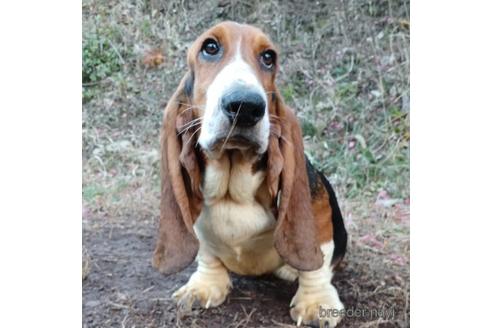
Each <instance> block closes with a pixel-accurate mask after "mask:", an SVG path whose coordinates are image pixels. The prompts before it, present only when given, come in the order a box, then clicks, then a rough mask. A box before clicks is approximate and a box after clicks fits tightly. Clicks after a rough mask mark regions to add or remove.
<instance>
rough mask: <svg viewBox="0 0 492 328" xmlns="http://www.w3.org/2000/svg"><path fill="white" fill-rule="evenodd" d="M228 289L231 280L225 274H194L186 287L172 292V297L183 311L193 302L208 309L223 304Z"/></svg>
mask: <svg viewBox="0 0 492 328" xmlns="http://www.w3.org/2000/svg"><path fill="white" fill-rule="evenodd" d="M230 288H231V280H230V279H229V275H228V274H227V272H224V273H220V274H219V273H217V274H214V275H206V274H203V273H200V272H195V273H193V275H192V276H191V277H190V280H189V281H188V282H187V283H186V285H184V286H182V287H181V288H180V289H178V290H177V291H176V292H174V293H173V295H172V297H173V298H174V300H175V301H176V302H177V303H178V306H179V307H180V308H182V309H184V310H190V309H191V307H192V306H193V303H195V301H198V302H199V303H200V305H201V306H202V307H204V308H206V309H208V308H209V307H216V306H219V305H220V304H222V303H224V301H225V299H226V297H227V295H228V294H229V290H230Z"/></svg>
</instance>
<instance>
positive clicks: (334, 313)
mask: <svg viewBox="0 0 492 328" xmlns="http://www.w3.org/2000/svg"><path fill="white" fill-rule="evenodd" d="M337 317H345V318H348V319H350V318H364V319H367V320H368V321H372V320H377V319H383V320H393V319H395V309H394V308H391V309H386V308H381V309H366V308H348V309H342V310H337V309H329V308H324V307H323V306H321V305H320V307H319V312H318V318H319V326H320V327H322V328H325V327H328V318H337Z"/></svg>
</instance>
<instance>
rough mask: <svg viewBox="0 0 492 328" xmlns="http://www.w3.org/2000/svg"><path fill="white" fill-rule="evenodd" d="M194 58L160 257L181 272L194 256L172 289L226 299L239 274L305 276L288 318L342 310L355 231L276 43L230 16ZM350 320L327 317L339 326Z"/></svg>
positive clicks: (174, 105) (176, 102) (187, 300)
mask: <svg viewBox="0 0 492 328" xmlns="http://www.w3.org/2000/svg"><path fill="white" fill-rule="evenodd" d="M187 62H188V69H189V70H188V71H187V72H186V73H185V74H184V77H183V78H182V80H181V82H180V84H179V86H178V88H177V90H176V92H175V93H174V95H173V96H172V98H171V99H170V100H169V102H168V104H167V106H166V108H165V110H164V118H163V126H162V131H161V144H160V147H161V154H162V155H161V203H160V212H161V214H160V223H159V233H158V240H157V244H156V247H155V251H154V254H153V259H152V263H153V266H154V267H155V268H157V269H158V270H159V271H160V272H161V273H163V274H171V273H176V272H178V271H180V270H183V269H184V268H186V267H187V266H188V265H189V264H190V263H191V262H193V260H195V259H196V261H197V262H198V266H197V270H196V272H194V273H193V274H192V275H191V277H190V279H189V281H188V283H187V284H185V285H184V286H182V287H181V288H179V289H178V290H177V291H176V292H175V293H174V294H173V298H174V299H175V300H176V301H177V302H178V304H179V305H181V306H185V307H191V306H192V304H193V303H194V302H198V303H200V305H201V306H203V307H204V308H209V307H216V306H219V305H220V304H222V303H223V302H224V300H225V299H226V297H227V295H228V293H229V291H230V288H231V287H232V286H231V280H230V278H229V274H228V272H229V271H231V272H235V273H237V274H240V275H254V276H257V275H263V274H268V273H273V274H275V275H276V276H278V277H280V278H282V279H286V280H289V281H294V280H296V279H297V280H298V284H299V286H298V289H297V292H296V294H295V295H294V297H293V298H292V301H291V304H290V306H291V309H290V315H291V317H292V319H293V320H294V321H295V322H296V323H297V325H300V324H301V323H303V324H311V325H319V324H320V322H319V317H318V313H319V311H320V309H321V308H323V309H325V310H326V309H333V310H336V311H342V310H343V309H344V306H343V304H342V303H341V301H340V299H339V296H338V293H337V290H336V289H335V287H334V286H333V284H332V283H331V279H332V276H333V269H334V267H335V266H336V265H337V264H338V263H340V261H341V260H342V259H343V257H344V254H345V251H346V245H347V232H346V230H345V227H344V223H343V219H342V215H341V212H340V208H339V206H338V203H337V199H336V196H335V193H334V191H333V188H332V187H331V185H330V183H329V182H328V180H327V179H326V178H325V176H324V175H323V174H322V173H320V172H318V171H316V170H315V169H314V168H313V166H312V165H311V164H310V163H309V161H308V160H307V158H306V157H305V155H304V148H303V139H302V132H301V127H300V124H299V122H298V120H297V118H296V116H295V114H294V111H293V110H292V109H290V108H289V107H287V106H286V105H285V103H284V101H283V99H282V96H281V94H280V93H279V91H278V89H277V87H276V85H275V76H276V74H277V73H278V70H279V64H278V62H279V58H278V50H277V48H276V47H275V46H274V44H273V43H272V42H271V41H270V39H269V38H268V37H267V36H266V35H265V34H264V33H263V32H262V31H261V30H259V29H257V28H255V27H253V26H250V25H244V24H238V23H235V22H223V23H220V24H218V25H216V26H214V27H212V28H211V29H209V30H208V31H206V32H205V33H203V34H202V35H201V36H199V37H198V38H197V39H196V41H195V42H194V43H193V45H192V46H191V47H190V48H189V51H188V57H187ZM320 307H321V308H320ZM340 319H341V317H340V316H331V317H329V318H327V320H328V323H329V325H330V327H334V326H335V325H336V324H337V323H338V322H339V321H340Z"/></svg>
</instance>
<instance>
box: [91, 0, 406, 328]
mask: <svg viewBox="0 0 492 328" xmlns="http://www.w3.org/2000/svg"><path fill="white" fill-rule="evenodd" d="M226 19H227V20H235V21H239V22H246V23H250V24H254V25H256V26H258V27H260V28H262V29H263V30H264V31H265V32H266V33H267V34H269V35H270V36H271V37H272V39H273V40H274V41H275V42H276V43H277V44H278V45H279V46H280V49H281V55H280V60H281V62H280V64H281V71H280V74H279V77H278V84H279V87H280V90H281V92H282V93H283V95H284V97H285V99H286V101H287V102H288V103H289V104H290V105H291V106H292V107H293V108H295V109H296V110H297V113H298V116H299V118H300V119H301V122H302V125H303V131H304V136H305V145H306V150H307V152H308V155H309V156H310V158H311V159H312V160H313V162H314V163H315V164H316V166H317V167H318V168H320V169H322V170H323V171H324V172H325V173H326V174H327V176H328V177H329V179H330V181H331V182H332V183H333V185H334V187H335V189H336V190H337V192H338V195H339V197H340V199H341V202H342V204H343V213H344V216H345V219H346V224H347V226H348V229H349V233H350V235H351V241H350V245H349V246H350V251H349V256H348V258H347V261H346V263H347V266H348V267H347V271H346V272H348V273H350V274H354V277H352V278H351V277H349V276H348V273H345V274H343V273H342V278H340V279H341V280H340V281H339V282H338V284H339V288H342V289H343V290H345V292H344V293H345V294H342V299H344V300H345V301H346V303H348V304H350V305H352V306H366V307H367V306H374V307H378V306H391V303H395V304H398V305H397V306H398V310H399V313H400V316H399V317H398V318H397V319H396V320H395V321H393V322H391V323H389V324H388V323H387V324H386V326H395V325H397V326H406V324H407V323H408V293H409V282H408V279H409V275H408V266H409V264H408V260H409V259H408V256H409V255H408V254H409V238H408V235H409V227H408V213H407V209H408V206H407V203H408V197H409V187H408V185H409V138H410V135H409V34H410V32H409V2H408V1H404V0H399V1H391V0H388V1H371V0H362V1H356V0H349V1H319V2H299V1H293V0H288V1H238V0H220V1H212V0H205V1H178V0H169V1H156V0H152V1H138V0H137V1H129V0H122V1H116V0H112V1H91V0H83V42H84V62H85V63H84V70H87V71H88V72H91V73H93V75H92V78H91V77H90V75H89V74H86V75H85V76H86V78H85V80H84V83H83V136H82V137H83V138H82V139H83V204H84V218H85V219H86V225H84V229H85V233H86V234H89V235H90V234H92V233H97V231H109V233H108V236H107V239H108V240H111V238H112V235H111V233H112V231H113V229H116V231H117V230H118V229H119V228H121V227H124V228H125V229H129V230H128V231H133V232H135V233H137V234H139V233H141V231H148V230H146V229H150V230H152V229H153V227H154V226H155V219H156V217H157V215H158V213H157V212H158V198H159V179H158V174H159V171H158V164H159V163H158V160H159V156H158V134H159V128H160V123H161V118H162V110H163V108H164V105H165V103H166V101H167V99H168V98H169V96H170V95H171V94H172V92H173V91H174V89H175V87H176V85H177V83H178V81H179V79H180V78H181V76H182V75H183V72H184V71H185V69H186V67H185V54H186V50H187V46H188V45H189V44H190V43H191V42H192V41H193V40H194V38H195V37H196V36H197V35H198V34H200V33H201V32H202V31H204V30H205V29H207V28H208V27H210V26H211V25H213V24H215V23H217V22H219V21H223V20H226ZM91 63H92V64H91ZM91 65H92V66H91ZM376 203H377V204H376ZM89 227H90V229H89ZM129 227H130V228H129ZM145 233H147V232H145ZM91 240H92V239H91ZM98 240H99V239H98ZM85 246H86V247H87V249H88V250H89V251H90V254H91V259H90V261H87V263H91V264H92V263H96V264H95V265H97V263H98V261H99V262H100V261H101V259H98V255H97V254H98V253H97V252H96V251H95V250H94V249H93V248H95V247H96V246H95V245H90V244H87V245H85ZM99 246H100V247H105V246H101V245H99ZM107 247H109V246H107ZM142 256H143V255H142ZM84 258H87V259H88V257H84ZM87 268H89V267H87ZM94 270H96V266H93V267H91V270H90V271H87V272H89V273H88V274H89V276H88V277H89V278H88V279H86V280H85V282H84V283H86V281H87V280H90V277H91V275H92V274H93V273H92V272H93V271H94ZM85 276H87V273H86V274H85V275H84V277H85ZM342 293H343V292H342ZM261 310H262V309H258V310H257V311H256V312H255V313H252V314H251V311H252V309H251V308H248V309H246V310H245V312H244V313H242V311H241V310H240V311H241V312H239V314H238V317H237V320H234V321H231V325H232V324H233V323H235V324H238V325H239V323H241V320H249V319H248V316H247V314H251V318H252V319H254V318H255V317H257V316H259V315H261V313H262V312H261ZM231 319H232V318H231ZM128 320H130V321H131V317H130V318H127V319H125V324H128V322H129V321H128ZM275 320H281V319H279V318H276V319H275ZM166 322H167V321H166ZM242 322H243V323H242V324H241V325H239V326H241V327H242V326H247V325H248V321H242ZM279 323H280V324H288V323H289V322H286V321H279ZM121 324H122V320H120V321H119V323H118V325H120V326H121ZM193 324H194V325H195V326H199V325H200V322H198V323H196V322H195V323H193ZM270 324H272V325H274V324H275V322H272V321H270ZM289 324H290V323H289ZM364 324H365V325H366V326H368V327H369V326H370V327H372V326H378V325H381V322H365V323H364ZM191 325H192V321H186V323H185V324H184V326H191ZM89 326H90V325H89ZM137 326H140V325H137ZM150 326H151V325H150ZM382 326H385V324H382Z"/></svg>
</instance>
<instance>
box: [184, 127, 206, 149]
mask: <svg viewBox="0 0 492 328" xmlns="http://www.w3.org/2000/svg"><path fill="white" fill-rule="evenodd" d="M201 128H202V127H201V126H200V127H199V128H198V129H196V131H195V132H193V134H192V135H191V137H190V139H189V140H188V141H187V142H186V143H185V144H184V146H183V148H185V147H186V146H187V145H188V144H189V143H190V141H191V140H193V137H194V136H195V134H196V133H197V132H198V131H200V129H201ZM197 142H198V140H197ZM195 147H196V143H195Z"/></svg>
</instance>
